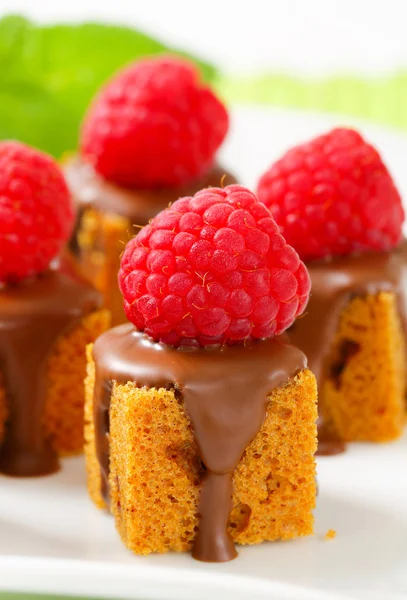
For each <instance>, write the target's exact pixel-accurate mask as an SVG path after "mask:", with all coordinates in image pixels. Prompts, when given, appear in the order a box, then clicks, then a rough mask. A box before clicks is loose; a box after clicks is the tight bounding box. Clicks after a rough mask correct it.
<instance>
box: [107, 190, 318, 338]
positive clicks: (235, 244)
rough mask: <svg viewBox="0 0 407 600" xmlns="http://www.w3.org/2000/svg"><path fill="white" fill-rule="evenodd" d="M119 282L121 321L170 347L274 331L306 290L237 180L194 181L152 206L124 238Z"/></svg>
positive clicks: (293, 258) (300, 268) (298, 307)
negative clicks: (164, 203) (191, 188)
mask: <svg viewBox="0 0 407 600" xmlns="http://www.w3.org/2000/svg"><path fill="white" fill-rule="evenodd" d="M119 285H120V289H121V292H122V294H123V296H124V307H125V311H126V315H127V318H128V319H129V321H131V322H132V323H133V324H134V325H135V326H136V327H137V328H138V329H140V330H142V331H145V333H147V334H148V335H149V336H150V337H152V338H153V339H154V340H156V341H162V342H164V343H167V344H172V345H175V346H178V345H191V344H192V345H196V344H199V345H201V346H205V345H208V344H217V343H225V342H226V343H229V344H233V343H237V342H242V341H244V340H246V339H250V338H252V339H259V338H268V337H271V336H273V335H278V334H280V333H282V332H283V331H284V330H285V329H287V328H288V327H289V326H290V325H291V324H292V323H293V321H294V319H295V318H296V317H297V316H298V315H299V314H301V313H302V311H303V310H304V308H305V305H306V303H307V301H308V295H309V290H310V280H309V276H308V272H307V270H306V268H305V266H304V264H303V263H302V262H301V261H300V259H299V257H298V255H297V253H296V252H295V250H293V249H292V248H291V247H290V246H288V245H287V244H286V242H285V240H284V238H283V237H282V236H281V235H280V233H279V232H278V226H277V224H276V223H275V221H274V219H273V218H272V217H271V215H270V212H269V210H268V209H267V208H266V207H265V206H264V204H262V203H261V202H259V201H258V200H257V198H256V196H255V195H254V194H253V193H252V192H250V191H249V190H248V189H246V188H244V187H242V186H239V185H230V186H228V187H225V188H224V189H220V188H208V189H205V190H202V191H200V192H198V193H197V194H195V196H193V197H187V198H181V199H180V200H177V201H176V202H174V204H173V205H172V206H171V207H170V208H167V209H166V210H164V211H163V212H161V213H160V214H158V215H157V216H156V217H155V218H154V219H153V220H152V221H151V223H150V224H149V225H147V226H146V227H144V229H142V230H141V231H140V233H139V234H138V235H137V236H136V237H135V238H133V239H132V240H131V241H130V242H129V243H128V244H127V247H126V249H125V251H124V254H123V257H122V260H121V268H120V271H119Z"/></svg>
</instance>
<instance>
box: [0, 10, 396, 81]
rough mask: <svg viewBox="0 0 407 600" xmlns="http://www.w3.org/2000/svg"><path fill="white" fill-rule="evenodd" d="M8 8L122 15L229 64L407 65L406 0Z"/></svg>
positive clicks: (52, 15)
mask: <svg viewBox="0 0 407 600" xmlns="http://www.w3.org/2000/svg"><path fill="white" fill-rule="evenodd" d="M9 12H13V13H17V12H24V13H25V14H27V15H29V16H32V17H34V18H36V19H39V20H41V21H53V20H62V19H68V20H75V21H78V20H83V19H92V20H98V19H108V20H112V21H115V22H118V23H129V24H132V25H135V26H139V27H142V28H143V29H145V30H147V31H149V32H152V33H155V34H158V35H160V36H161V37H162V38H163V39H164V40H167V41H170V42H171V43H173V44H176V45H178V46H179V47H182V48H184V49H189V50H194V51H198V52H200V53H201V54H202V55H203V56H204V57H206V58H209V59H211V60H213V61H214V62H216V63H217V64H219V65H220V66H222V67H223V68H224V69H227V70H232V71H240V72H253V70H254V71H258V70H264V69H265V68H266V69H283V70H284V71H294V72H296V73H310V72H311V73H312V74H325V73H326V72H332V71H335V72H338V71H357V72H369V73H383V72H388V71H392V70H394V69H398V68H400V67H403V66H404V67H407V1H406V0H386V1H383V0H250V1H248V0H246V1H243V0H127V1H126V0H116V1H112V0H53V1H50V0H0V14H5V13H9Z"/></svg>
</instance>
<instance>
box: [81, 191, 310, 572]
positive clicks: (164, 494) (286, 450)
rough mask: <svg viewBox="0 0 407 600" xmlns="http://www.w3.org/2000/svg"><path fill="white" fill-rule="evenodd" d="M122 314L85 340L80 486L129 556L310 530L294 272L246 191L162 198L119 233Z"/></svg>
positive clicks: (300, 304) (287, 252)
mask: <svg viewBox="0 0 407 600" xmlns="http://www.w3.org/2000/svg"><path fill="white" fill-rule="evenodd" d="M119 283H120V288H121V291H122V293H123V296H124V305H125V312H126V315H127V317H128V319H129V320H130V321H131V323H130V324H124V325H120V326H118V327H115V328H113V329H111V330H110V331H108V332H106V333H104V334H103V335H102V336H101V337H100V338H99V339H98V340H97V341H96V343H95V345H94V346H93V348H92V347H89V348H88V353H89V354H88V356H89V362H88V374H87V378H86V384H85V387H86V405H85V406H86V408H85V411H86V418H85V420H86V428H85V439H86V445H85V452H86V457H87V468H88V488H89V493H90V495H91V497H92V499H93V501H94V502H95V504H96V505H97V506H98V507H100V508H103V507H109V508H110V511H111V512H112V513H113V515H114V517H115V521H116V527H117V529H118V531H119V533H120V535H121V537H122V540H123V542H124V543H125V544H126V546H127V547H128V548H129V549H130V550H132V551H134V552H136V553H138V554H148V553H151V552H167V551H170V550H175V551H186V550H192V552H193V556H194V557H195V558H198V559H200V560H204V561H227V560H230V559H232V558H234V557H235V556H236V551H235V548H234V544H233V542H237V543H240V544H256V543H260V542H262V541H264V540H275V539H284V540H286V539H292V538H295V537H298V536H302V535H308V534H310V533H312V529H313V516H312V509H313V507H314V504H315V494H316V489H315V463H314V453H315V450H316V424H315V421H316V381H315V378H314V376H313V374H312V373H311V372H310V371H309V370H308V369H307V366H306V359H305V356H304V354H303V353H302V352H301V351H300V350H298V349H297V348H295V347H294V346H291V345H290V344H288V343H287V341H286V340H285V339H284V337H283V336H282V335H281V334H282V333H283V332H284V330H285V329H286V328H287V327H289V326H290V325H291V324H292V322H293V321H294V319H295V318H296V316H298V315H300V314H301V313H302V311H303V310H304V307H305V305H306V303H307V299H308V294H309V285H310V284H309V278H308V274H307V271H306V269H305V267H304V265H303V263H301V261H300V260H299V258H298V255H297V254H296V252H295V251H294V250H293V249H292V248H291V247H289V246H288V245H287V244H286V242H285V240H284V238H283V237H282V236H281V235H280V234H279V233H278V227H277V225H276V223H275V222H274V221H273V219H272V218H271V215H270V212H269V211H268V210H267V209H266V207H265V206H264V205H262V204H261V203H260V202H258V201H257V199H256V197H255V196H254V195H253V194H252V193H251V192H249V190H247V189H246V188H243V187H241V186H237V185H231V186H228V187H225V188H224V189H220V188H213V189H210V190H202V191H201V192H198V193H197V194H195V196H194V197H186V198H182V199H180V200H178V201H176V202H175V203H174V204H173V205H172V206H171V208H168V209H166V210H164V211H163V212H162V213H160V214H159V215H158V216H157V217H156V218H154V219H153V220H152V221H151V223H150V224H149V225H148V226H146V227H145V228H144V229H142V230H141V232H140V233H139V234H138V236H137V237H135V238H133V239H132V240H131V241H130V242H129V243H128V245H127V247H126V250H125V252H124V255H123V257H122V261H121V269H120V272H119Z"/></svg>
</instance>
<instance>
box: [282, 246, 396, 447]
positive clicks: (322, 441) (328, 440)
mask: <svg viewBox="0 0 407 600" xmlns="http://www.w3.org/2000/svg"><path fill="white" fill-rule="evenodd" d="M406 259H407V242H405V243H403V244H402V245H401V246H400V247H399V248H396V249H395V250H393V251H392V252H368V253H363V254H358V255H351V256H345V257H339V258H332V259H330V260H326V261H318V262H312V263H309V264H308V265H307V267H308V271H309V274H310V277H311V282H312V287H311V296H310V299H309V302H308V306H307V309H306V312H305V314H304V316H302V317H300V318H299V319H297V320H296V321H295V323H294V325H293V326H292V328H291V329H290V330H289V337H290V340H291V342H292V343H293V344H295V345H296V346H298V347H299V348H301V350H302V351H303V352H304V353H305V354H306V356H307V358H308V364H309V368H310V369H311V371H313V372H314V374H315V376H316V378H317V381H318V386H319V389H320V390H321V389H322V385H323V382H324V379H325V378H326V377H329V376H330V375H332V374H329V373H328V372H327V369H328V367H329V364H328V361H327V358H329V354H330V351H331V349H332V341H333V339H334V336H335V333H336V331H337V328H338V324H339V318H340V315H341V312H342V311H343V309H344V308H345V307H346V305H347V304H348V302H349V301H350V300H351V299H352V298H353V297H355V296H364V295H367V294H372V295H374V294H377V293H378V292H380V291H389V292H393V293H394V294H395V295H396V297H397V301H398V306H399V313H400V318H401V321H402V324H403V327H404V330H405V331H406V327H405V324H406V314H407V260H406ZM323 416H324V415H323V414H321V415H320V419H319V427H318V440H319V444H318V454H336V453H337V452H341V451H343V450H344V444H343V443H342V442H341V441H340V440H338V439H332V437H329V436H327V435H326V432H325V431H324V425H323Z"/></svg>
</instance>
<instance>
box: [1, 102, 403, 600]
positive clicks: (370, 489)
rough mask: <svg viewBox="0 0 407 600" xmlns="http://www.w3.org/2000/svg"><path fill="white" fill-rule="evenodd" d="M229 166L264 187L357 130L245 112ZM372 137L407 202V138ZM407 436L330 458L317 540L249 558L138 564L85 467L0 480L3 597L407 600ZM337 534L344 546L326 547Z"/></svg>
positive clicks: (323, 466)
mask: <svg viewBox="0 0 407 600" xmlns="http://www.w3.org/2000/svg"><path fill="white" fill-rule="evenodd" d="M233 116H234V119H233V132H232V135H231V139H230V141H229V143H228V145H227V146H226V148H225V150H224V155H225V164H228V166H229V165H230V166H231V167H233V168H234V169H235V170H236V172H237V173H239V174H240V175H241V178H242V181H244V182H245V183H249V184H253V182H254V181H255V179H256V177H257V176H258V174H259V173H261V171H262V170H263V169H264V168H265V167H266V166H267V165H268V163H270V162H271V160H273V159H274V158H275V157H276V156H278V154H279V153H280V152H281V151H283V150H284V149H285V148H287V147H288V146H289V145H291V144H292V143H295V142H297V141H299V140H302V139H306V138H308V137H309V136H311V135H314V134H316V133H319V132H322V131H324V130H326V129H327V128H328V127H331V126H332V125H333V124H335V123H336V124H338V123H341V122H342V123H343V122H348V123H349V120H346V119H340V120H338V119H334V118H331V117H328V116H319V115H315V114H307V113H298V112H291V111H283V110H281V111H280V110H269V109H264V110H263V109H262V110H257V109H256V110H254V109H247V108H246V109H237V110H236V111H235V112H234V115H233ZM362 129H363V131H364V132H365V133H366V135H368V136H369V139H371V140H372V141H374V142H375V143H376V144H377V145H379V147H380V148H381V149H382V151H383V153H384V155H385V157H386V159H387V161H388V162H389V163H390V165H391V168H392V171H393V173H394V175H395V177H396V179H397V181H398V183H399V185H400V187H401V189H402V190H403V191H404V193H405V195H406V197H407V169H406V157H407V137H404V136H403V135H400V134H396V133H392V132H391V131H388V130H384V129H382V128H379V127H373V126H367V125H366V126H365V125H363V124H362ZM406 471H407V437H406V438H404V439H403V440H401V441H399V442H396V443H393V444H387V445H383V446H381V445H380V446H379V445H368V444H365V445H356V444H355V445H352V447H351V448H350V449H349V451H348V452H347V453H346V454H343V455H340V456H336V457H326V458H320V459H319V461H318V480H319V487H320V493H319V498H318V507H317V509H316V512H315V516H316V524H315V535H314V536H313V537H310V538H307V539H302V540H297V541H293V542H278V543H273V544H263V545H261V546H253V547H245V548H240V549H239V552H240V556H239V558H238V559H237V560H235V561H233V562H231V563H227V564H222V565H208V564H203V563H198V562H196V561H194V560H192V559H191V558H190V556H189V555H187V554H181V555H177V554H168V555H162V556H150V557H136V556H133V555H131V554H130V553H129V552H128V551H127V550H126V549H125V548H124V547H123V545H122V544H121V542H120V540H119V538H118V536H117V534H116V532H115V530H114V526H113V521H112V519H111V518H110V517H109V516H107V515H105V514H103V513H100V512H98V511H97V510H96V509H95V508H94V507H93V506H92V504H91V503H90V501H89V500H88V497H87V493H86V488H85V475H84V465H83V460H82V459H81V458H78V459H70V460H66V461H64V464H63V470H62V471H61V472H60V473H59V474H57V475H55V476H52V477H47V478H42V479H32V480H18V479H9V478H5V477H2V478H0V590H7V591H21V592H37V593H46V592H48V593H55V594H70V595H89V596H90V595H91V596H93V597H95V596H102V597H105V598H114V599H117V598H134V599H136V598H137V599H139V598H140V599H142V600H143V599H144V600H147V599H154V600H203V599H207V598H212V599H214V600H217V599H218V598H222V599H223V600H231V599H233V600H258V599H265V598H267V599H268V600H341V599H342V600H345V599H348V600H349V599H352V600H362V599H367V598H369V600H373V599H375V600H379V599H380V600H396V599H397V600H399V599H401V598H407V569H406V565H407V501H406V500H407V476H406ZM328 529H335V530H336V531H337V537H336V538H335V539H333V540H329V541H326V540H324V535H325V533H326V532H327V531H328Z"/></svg>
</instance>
